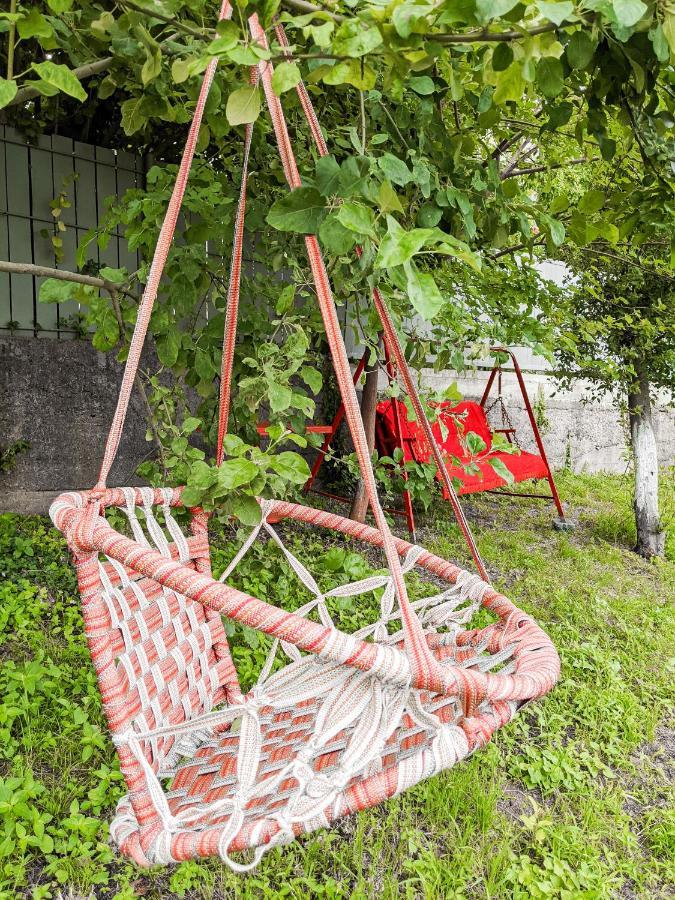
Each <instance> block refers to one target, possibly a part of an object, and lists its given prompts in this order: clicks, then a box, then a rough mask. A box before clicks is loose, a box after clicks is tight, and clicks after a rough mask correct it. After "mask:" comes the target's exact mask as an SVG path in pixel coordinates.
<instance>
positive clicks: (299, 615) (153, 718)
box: [50, 0, 560, 871]
mask: <svg viewBox="0 0 675 900" xmlns="http://www.w3.org/2000/svg"><path fill="white" fill-rule="evenodd" d="M231 13H232V10H231V7H230V5H229V3H228V0H224V2H223V5H222V7H221V13H220V15H221V18H228V17H229V16H230V15H231ZM249 25H250V28H251V33H252V36H253V37H254V39H255V40H256V41H257V42H258V43H260V44H261V45H263V46H267V42H266V37H265V34H264V32H263V30H262V28H261V27H260V24H259V22H258V19H257V17H256V16H252V17H251V19H250V20H249ZM284 41H285V37H284V40H282V41H281V42H282V45H283V46H286V44H285V43H284ZM214 71H215V63H211V64H210V65H209V66H208V68H207V70H206V74H205V77H204V82H203V85H202V90H201V92H200V95H199V100H198V102H197V109H196V112H195V117H194V120H193V123H192V125H191V128H190V132H189V136H188V142H187V146H186V150H185V154H184V157H183V160H182V162H181V165H180V168H179V173H178V176H177V180H176V186H175V188H174V192H173V195H172V198H171V201H170V204H169V209H168V210H167V215H166V218H165V221H164V224H163V226H162V230H161V233H160V239H159V242H158V247H157V251H156V254H155V258H154V259H153V263H152V266H151V270H150V277H149V280H148V285H147V288H146V291H145V294H144V298H143V301H142V304H141V308H140V310H139V316H138V322H137V325H136V329H135V331H134V336H133V339H132V344H131V349H130V353H129V358H128V363H127V368H126V370H125V375H124V380H123V384H122V389H121V392H120V399H119V401H118V406H117V410H116V413H115V417H114V420H113V424H112V427H111V431H110V435H109V438H108V442H107V445H106V451H105V454H104V460H103V464H102V467H101V474H100V478H99V482H98V484H97V486H96V488H94V490H92V491H89V492H86V493H66V494H63V495H61V496H60V497H59V498H58V499H57V500H56V501H55V502H54V504H53V505H52V508H51V510H50V514H51V516H52V519H53V521H54V523H55V525H56V526H57V527H58V528H59V529H60V530H61V531H62V532H63V533H64V534H65V535H66V537H67V540H68V544H69V546H70V548H71V550H72V552H73V557H74V561H75V565H76V569H77V575H78V585H79V590H80V595H81V598H82V609H83V618H84V626H85V633H86V637H87V641H88V644H89V649H90V652H91V657H92V661H93V664H94V667H95V669H96V673H97V678H98V684H99V688H100V692H101V697H102V701H103V707H104V711H105V714H106V717H107V720H108V725H109V728H110V732H111V735H112V739H113V742H114V744H115V746H116V748H117V752H118V755H119V759H120V767H121V771H122V773H123V775H124V778H125V781H126V784H127V787H128V794H127V795H126V797H124V798H123V799H122V800H121V801H120V803H119V806H118V810H117V814H116V816H115V819H114V820H113V822H112V824H111V836H112V838H113V840H114V841H115V842H116V843H117V845H118V846H119V847H120V849H121V851H122V852H123V853H125V854H126V855H128V856H130V857H131V858H133V859H134V860H135V861H136V862H137V863H139V864H140V865H144V866H147V865H152V864H154V863H170V862H177V861H180V860H184V859H190V858H195V857H206V856H212V855H218V856H220V857H221V858H222V859H223V860H224V861H225V862H226V863H227V864H228V865H230V866H231V867H232V868H233V869H234V870H235V871H245V870H247V869H249V868H252V867H253V866H255V865H256V864H257V863H258V861H259V860H260V858H261V856H262V854H263V853H264V852H265V851H266V850H267V849H269V848H270V847H272V846H275V845H277V844H281V843H286V842H288V841H289V840H292V839H293V838H294V837H296V836H298V835H299V834H301V833H302V832H308V831H312V830H314V829H316V828H319V827H324V826H326V825H328V824H329V823H330V822H331V821H333V820H334V819H335V818H337V817H340V816H343V815H346V814H348V813H351V812H355V811H357V810H360V809H364V808H366V807H369V806H372V805H374V804H376V803H380V802H382V801H383V800H385V799H387V798H388V797H391V796H393V795H395V794H397V793H399V792H400V791H403V790H405V789H406V788H408V787H410V786H412V785H414V784H416V783H417V782H418V781H420V780H421V779H423V778H427V777H429V776H430V775H433V774H434V773H435V772H438V771H440V770H442V769H444V768H447V767H449V766H452V765H454V764H455V763H456V762H457V761H458V760H460V759H462V758H463V757H465V756H466V755H467V754H469V753H471V752H473V751H474V750H475V749H476V748H478V747H480V746H482V745H483V744H484V743H485V742H486V741H488V740H489V738H490V736H491V735H492V733H493V731H494V730H495V728H497V727H499V726H501V725H503V724H505V723H506V722H508V721H509V720H510V719H511V718H512V717H513V715H514V714H515V712H516V711H517V709H518V708H519V706H520V705H522V704H523V703H524V702H527V701H530V700H532V699H534V698H536V697H539V696H541V695H542V694H544V693H546V692H547V691H548V690H550V689H551V688H552V686H553V685H554V684H555V682H556V680H557V678H558V675H559V668H560V663H559V659H558V655H557V653H556V651H555V649H554V648H553V645H552V644H551V642H550V640H549V639H548V637H547V636H546V635H545V634H544V632H543V631H542V630H541V629H540V628H539V627H538V626H537V625H536V624H535V623H534V622H533V620H532V619H530V618H529V617H528V616H527V615H526V614H525V613H523V612H521V611H520V610H519V609H517V607H515V606H514V605H513V604H512V603H511V602H510V601H508V600H507V599H506V598H505V597H503V596H501V595H500V594H498V593H497V592H496V591H494V589H493V588H492V587H491V586H490V585H489V584H488V583H487V580H486V579H484V578H482V577H479V576H478V575H471V574H469V573H468V572H464V571H463V570H461V569H459V568H458V567H457V566H455V565H453V564H451V563H449V562H446V561H444V560H442V559H439V558H438V557H436V556H434V555H433V554H430V553H429V552H428V551H426V550H423V549H422V548H420V547H417V546H413V545H411V544H409V543H408V542H407V541H403V540H401V539H400V538H396V537H394V536H393V535H392V533H391V531H390V529H389V527H388V524H387V522H386V519H385V517H384V514H383V512H382V509H381V507H380V504H379V501H378V498H377V492H376V487H375V479H374V474H373V470H372V465H371V461H370V456H369V454H368V450H367V443H366V439H365V433H364V429H363V423H362V421H361V417H360V411H359V406H358V402H357V398H356V394H355V391H354V385H353V381H352V376H351V370H350V367H349V362H348V359H347V355H346V351H345V347H344V343H343V340H342V335H341V332H340V328H339V323H338V320H337V315H336V310H335V304H334V301H333V297H332V293H331V288H330V285H329V283H328V278H327V275H326V270H325V267H324V263H323V259H322V257H321V252H320V249H319V246H318V243H317V240H316V238H315V237H314V236H312V235H307V236H306V238H305V243H306V247H307V254H308V259H309V262H310V267H311V270H312V274H313V277H314V280H315V284H316V291H317V299H318V302H319V305H320V309H321V313H322V316H323V320H324V324H325V328H326V334H327V337H328V342H329V346H330V348H331V354H332V359H333V364H334V367H335V370H336V375H337V378H338V383H339V386H340V390H341V393H342V398H343V402H344V405H345V410H346V416H347V420H348V423H349V426H350V430H351V432H352V437H353V440H354V446H355V448H356V452H357V456H358V459H359V464H360V468H361V472H362V477H363V480H364V483H365V485H366V489H367V493H368V498H369V503H370V506H371V510H372V512H373V515H374V518H375V521H376V524H377V528H371V527H370V526H367V525H363V524H360V523H357V522H353V521H352V520H350V519H345V518H343V517H341V516H337V515H335V514H333V513H329V512H325V511H321V510H316V509H312V508H310V507H306V506H300V505H297V504H293V503H287V502H280V501H271V500H261V501H259V502H260V505H261V513H262V518H261V521H260V523H259V525H258V526H256V527H255V528H254V529H253V530H252V531H251V534H250V535H249V537H248V539H247V540H246V541H245V542H244V544H243V546H242V547H241V549H240V550H239V552H238V553H237V554H236V556H235V558H234V559H233V560H232V562H231V563H230V565H229V566H228V568H227V569H226V571H225V572H224V573H223V575H222V576H221V578H220V580H215V579H214V578H213V576H212V572H211V563H210V548H209V542H208V517H207V516H206V515H205V514H204V512H203V511H201V510H199V509H193V510H190V511H189V512H190V516H191V518H190V535H189V536H188V535H186V534H184V533H183V531H182V530H181V528H180V526H179V524H178V522H177V520H176V518H175V517H174V514H173V509H174V508H175V507H177V506H180V505H181V500H180V495H181V491H180V489H176V490H172V489H168V488H167V489H152V488H115V489H108V488H107V487H106V481H107V476H108V473H109V471H110V466H111V464H112V460H113V458H114V456H115V452H116V449H117V445H118V443H119V437H120V434H121V429H122V426H123V423H124V418H125V415H126V411H127V408H128V403H129V397H130V391H131V384H132V383H133V380H134V375H135V371H136V368H137V366H138V362H139V359H140V352H141V348H142V344H143V339H144V337H145V332H146V330H147V326H148V321H149V317H150V313H151V310H152V305H153V302H154V299H155V295H156V292H157V288H158V285H159V280H160V278H161V275H162V271H163V268H164V264H165V262H166V259H167V255H168V252H169V247H170V243H171V240H172V237H173V231H174V229H175V224H176V220H177V216H178V211H179V208H180V203H181V200H182V196H183V193H184V191H185V186H186V184H187V178H188V174H189V169H190V163H191V160H192V156H193V153H194V147H195V143H196V138H197V134H198V131H199V124H200V122H201V116H202V113H203V109H204V104H205V102H206V97H207V94H208V89H209V85H210V83H211V81H212V79H213V74H214ZM272 71H273V70H272V66H271V64H270V63H269V62H265V61H261V62H260V64H259V65H258V66H257V67H256V70H255V71H254V72H252V73H251V82H252V83H253V84H256V83H257V82H258V80H260V82H261V83H262V87H263V90H264V93H265V97H266V100H267V103H268V106H269V109H270V115H271V118H272V123H273V126H274V133H275V137H276V139H277V143H278V145H279V151H280V154H281V159H282V164H283V168H284V173H285V175H286V178H287V181H288V184H289V187H290V188H291V190H293V189H295V188H296V187H299V186H300V183H301V182H300V176H299V173H298V169H297V166H296V163H295V159H294V157H293V151H292V148H291V143H290V139H289V135H288V130H287V128H286V123H285V121H284V117H283V112H282V109H281V104H280V102H279V99H278V97H276V95H275V94H274V91H273V90H272V86H271V79H272ZM303 92H304V93H303ZM300 97H301V101H302V100H303V98H304V99H305V101H306V102H305V103H303V106H304V107H305V111H306V112H308V121H309V122H310V130H311V131H312V134H313V136H314V138H315V140H316V141H317V146H318V148H319V151H320V152H326V148H325V143H321V142H323V137H322V136H321V132H320V129H319V126H318V122H317V121H316V116H315V115H314V111H313V109H312V108H311V103H309V97H308V95H307V93H306V91H305V89H304V86H303V87H302V88H301V90H300ZM310 113H311V114H310ZM251 136H252V128H251V127H249V128H247V129H246V136H245V147H244V173H243V177H242V184H241V190H240V202H239V208H238V211H237V217H236V220H235V236H234V245H233V252H232V260H231V277H230V287H229V289H228V309H227V314H226V328H225V336H224V337H225V342H224V356H223V369H222V385H221V387H222V390H221V398H220V401H221V402H220V422H219V436H218V448H217V459H218V461H219V462H220V461H221V460H222V441H223V437H224V435H225V433H226V430H227V418H228V410H229V384H230V381H231V371H232V354H233V352H234V342H235V335H236V316H237V305H238V298H239V280H240V273H241V257H242V245H243V217H244V201H245V195H246V173H247V166H248V157H249V152H250V142H251ZM375 303H376V306H377V307H378V312H379V313H380V316H381V318H382V322H383V326H384V329H385V334H386V338H387V341H388V343H389V346H390V347H391V348H392V349H393V351H394V354H395V356H396V360H397V364H398V365H399V370H400V371H401V372H402V373H403V377H404V381H405V382H406V386H407V382H408V379H410V383H411V386H412V387H411V396H413V397H416V393H415V390H414V384H413V383H412V377H411V376H410V373H409V371H408V370H407V366H406V364H405V359H404V358H403V355H402V351H401V348H400V345H399V343H398V338H397V336H396V333H395V330H394V329H393V325H392V323H391V319H390V317H389V314H388V310H386V307H385V306H384V304H383V302H382V301H381V298H379V295H376V296H375ZM390 332H391V334H390ZM399 357H400V360H402V362H401V361H400V360H399ZM418 403H419V400H418ZM420 409H421V406H420ZM422 418H423V412H422ZM420 421H422V419H420ZM434 445H435V442H433V438H432V447H433V446H434ZM107 507H116V508H118V509H120V510H121V511H122V512H123V514H124V515H125V517H126V520H127V523H128V530H129V532H130V533H131V535H132V537H131V538H129V537H127V536H125V535H124V534H122V533H121V532H120V531H116V530H115V529H113V528H112V527H111V526H110V525H109V524H108V522H107V521H106V519H105V517H104V514H103V513H104V511H105V509H106V508H107ZM284 518H290V519H294V520H296V521H299V522H302V523H305V524H307V525H310V526H312V527H325V528H329V529H333V530H335V531H337V532H339V533H341V534H344V535H346V536H347V537H349V538H357V539H360V540H363V541H365V542H366V543H369V544H371V545H373V546H376V547H379V548H381V549H382V550H383V552H384V555H385V557H386V561H387V565H388V574H383V575H380V574H376V575H373V576H371V577H369V578H365V579H361V580H358V581H356V582H353V583H350V584H343V585H340V586H338V587H336V588H333V589H332V590H329V591H326V592H322V591H321V589H320V587H319V585H318V583H317V581H316V579H315V578H314V576H313V575H312V574H311V572H310V571H309V570H308V569H307V567H306V566H305V565H304V564H303V563H302V561H301V560H300V559H298V558H297V556H295V555H294V554H293V553H292V552H291V551H290V550H289V549H288V548H287V547H286V546H285V544H284V542H283V540H282V538H281V536H280V534H279V532H278V531H277V530H276V529H275V528H274V527H272V522H275V523H276V522H278V521H280V520H282V519H284ZM461 523H462V520H461V519H460V524H461ZM467 530H468V526H467ZM262 536H264V537H265V538H266V539H267V540H268V541H269V542H271V543H273V544H274V545H276V546H277V547H278V548H279V550H280V551H281V552H282V553H283V554H284V557H285V559H286V561H287V562H288V564H289V566H290V568H291V569H292V571H293V572H294V573H295V575H296V576H297V578H298V582H299V584H300V585H301V586H302V588H303V589H304V591H306V592H307V593H308V594H309V597H310V599H309V600H308V601H307V602H305V603H304V604H303V605H301V606H300V608H299V609H298V610H297V611H296V612H289V611H285V610H282V609H279V608H278V607H276V606H274V605H272V604H270V603H267V602H265V601H263V600H260V599H258V598H256V597H252V596H250V595H248V594H246V593H244V592H242V591H240V590H238V589H236V588H235V587H233V586H232V585H231V584H229V583H228V579H229V578H230V576H231V575H232V573H233V572H234V571H235V569H236V566H237V565H238V564H239V562H240V561H241V559H243V557H244V556H245V554H246V553H247V552H248V551H249V549H250V548H251V547H252V546H253V543H254V542H255V541H256V540H257V539H259V538H261V537H262ZM473 549H474V550H475V546H474V548H473ZM474 555H475V558H476V561H477V564H479V570H480V571H481V572H482V573H484V570H483V569H481V568H480V565H481V564H480V558H479V557H478V556H477V551H475V554H474ZM415 569H419V570H423V571H425V572H427V573H429V574H431V575H432V576H434V578H436V579H442V580H443V581H445V582H446V583H447V585H448V586H447V587H446V588H444V589H443V590H441V591H440V592H436V593H434V594H433V595H431V596H428V597H424V598H423V599H420V600H416V601H414V602H411V601H410V599H409V597H408V592H407V587H406V583H405V576H406V575H407V574H409V573H410V572H412V571H413V570H415ZM372 591H380V592H381V593H380V601H379V614H378V615H377V617H376V618H375V620H374V621H372V622H371V623H370V624H368V625H367V626H365V627H363V628H361V629H360V630H359V631H357V632H355V633H354V634H348V633H345V632H344V631H342V630H340V629H339V628H337V627H336V625H335V622H334V614H335V604H338V603H339V602H340V601H341V600H344V599H346V598H358V597H361V596H363V595H364V594H366V595H368V594H371V592H372ZM479 606H482V607H483V608H485V609H487V610H489V611H490V612H492V613H493V614H494V615H495V617H496V619H497V621H495V622H494V623H493V624H491V625H488V626H487V627H484V628H481V629H471V628H465V627H464V626H466V625H468V624H469V623H470V620H471V618H472V616H473V614H474V613H475V612H476V610H477V609H478V607H479ZM222 616H227V617H228V618H230V619H231V620H233V621H235V622H238V623H240V624H242V625H245V626H247V627H248V628H253V629H257V630H258V631H260V632H263V633H264V634H267V635H269V636H270V637H271V638H272V641H271V647H270V651H269V654H268V656H267V659H266V660H265V663H264V665H263V667H262V671H261V673H260V675H259V677H258V680H257V682H256V684H255V685H254V687H253V688H252V689H251V690H249V691H247V692H246V693H244V692H243V691H242V687H241V684H240V682H239V678H238V675H237V672H236V669H235V666H234V663H233V660H232V656H231V653H230V650H229V646H228V642H227V638H226V635H225V629H224V626H223V621H222ZM247 849H252V850H253V856H252V858H250V859H249V860H247V861H245V862H241V861H239V860H235V859H233V858H232V854H233V853H236V852H239V851H243V850H247Z"/></svg>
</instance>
